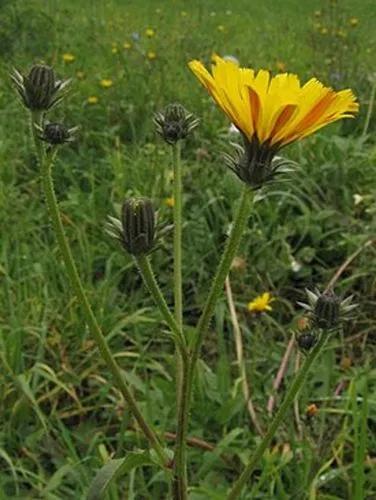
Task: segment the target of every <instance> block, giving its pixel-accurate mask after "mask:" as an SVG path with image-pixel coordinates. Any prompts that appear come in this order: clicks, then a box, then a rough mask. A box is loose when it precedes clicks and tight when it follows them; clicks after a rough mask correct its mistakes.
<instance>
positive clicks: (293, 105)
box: [189, 56, 359, 147]
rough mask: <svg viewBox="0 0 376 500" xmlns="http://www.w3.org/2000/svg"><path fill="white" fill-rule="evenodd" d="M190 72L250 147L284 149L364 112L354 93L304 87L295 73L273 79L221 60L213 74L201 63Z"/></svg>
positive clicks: (316, 85) (314, 83)
mask: <svg viewBox="0 0 376 500" xmlns="http://www.w3.org/2000/svg"><path fill="white" fill-rule="evenodd" d="M189 67H190V69H191V70H192V71H193V73H194V74H195V75H196V77H197V78H198V79H199V81H200V82H201V83H202V85H203V86H204V87H205V88H206V89H207V91H208V92H209V94H211V96H212V97H213V98H214V100H215V101H216V103H217V104H218V106H219V107H220V108H221V109H222V111H223V112H224V113H225V114H226V115H227V116H228V118H229V119H230V120H231V121H232V123H233V124H234V125H235V126H236V127H237V128H238V129H239V130H240V131H241V132H242V133H243V135H244V136H245V137H246V138H247V139H248V141H252V139H257V141H258V142H259V143H260V144H264V143H267V144H268V145H270V146H278V147H281V146H284V145H286V144H289V143H291V142H293V141H296V140H298V139H302V138H303V137H306V136H307V135H310V134H312V133H313V132H315V131H316V130H318V129H320V128H321V127H324V126H325V125H327V124H329V123H331V122H334V121H336V120H339V119H340V118H345V117H352V116H353V114H354V113H356V112H357V111H358V107H359V105H358V103H357V102H356V98H355V96H354V94H353V93H352V91H351V90H350V89H346V90H341V91H339V92H335V91H334V90H333V89H331V88H330V87H325V86H324V85H323V84H322V83H320V82H319V81H318V80H316V78H311V79H310V80H309V81H308V82H307V83H306V84H304V85H301V84H300V81H299V78H298V77H297V75H294V74H292V73H282V74H280V75H276V76H275V77H271V75H270V74H269V72H268V71H266V70H260V71H258V72H257V73H256V72H255V71H254V70H252V69H247V68H241V67H239V66H237V65H236V64H234V63H233V62H232V61H230V60H224V59H222V58H221V57H219V56H214V64H213V65H212V74H210V73H209V71H207V70H206V68H205V67H204V65H203V64H202V63H201V62H200V61H197V60H195V61H191V62H190V63H189Z"/></svg>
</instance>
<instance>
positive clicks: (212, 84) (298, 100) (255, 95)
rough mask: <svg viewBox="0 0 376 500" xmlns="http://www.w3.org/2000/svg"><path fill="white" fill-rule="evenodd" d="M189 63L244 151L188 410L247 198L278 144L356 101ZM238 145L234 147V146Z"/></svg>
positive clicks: (218, 62) (266, 176) (274, 167)
mask: <svg viewBox="0 0 376 500" xmlns="http://www.w3.org/2000/svg"><path fill="white" fill-rule="evenodd" d="M189 67H190V69H191V70H192V71H193V73H194V74H195V75H196V77H197V78H198V79H199V81H200V82H201V83H202V85H203V86H204V87H205V88H206V90H207V91H208V92H209V94H210V95H211V96H212V97H213V99H214V100H215V102H216V103H217V105H218V106H219V107H220V108H221V109H222V111H223V112H224V113H225V114H226V115H227V117H228V118H229V119H230V120H231V122H232V123H233V124H234V125H235V126H236V127H237V128H238V130H239V131H240V132H241V134H242V136H243V139H244V151H241V152H240V154H239V153H238V154H237V155H236V156H235V157H234V158H233V159H231V158H228V159H227V160H230V161H227V163H230V164H229V166H230V168H231V169H232V170H233V171H234V172H235V173H236V174H237V176H238V177H239V179H240V180H241V181H243V183H244V187H243V194H242V196H241V199H240V203H239V207H238V212H237V214H236V216H235V220H234V223H233V226H232V231H231V234H230V236H229V238H228V240H227V244H226V247H225V250H224V253H223V256H222V259H221V261H220V263H219V266H218V268H217V271H216V274H215V276H214V279H213V282H212V285H211V288H210V291H209V294H208V297H207V300H206V302H205V305H204V308H203V312H202V314H201V317H200V319H199V321H198V325H197V335H196V339H195V341H194V345H193V348H192V351H191V353H190V354H191V356H190V373H189V381H188V391H187V393H188V395H187V401H186V408H185V411H187V412H188V411H189V406H190V398H191V393H192V383H193V376H194V371H195V366H196V363H197V359H198V357H199V354H200V349H201V345H202V342H203V340H204V338H205V335H206V333H207V331H208V328H209V324H210V320H211V318H212V316H213V313H214V308H215V304H216V302H217V300H218V297H219V295H220V293H221V292H222V288H223V284H224V281H225V279H226V276H227V274H228V271H229V269H230V266H231V262H232V260H233V258H234V256H235V253H236V251H237V248H238V246H239V243H240V239H241V235H242V233H243V230H244V228H245V225H246V223H247V219H248V215H249V208H250V201H251V197H252V192H253V191H254V189H259V188H260V187H263V185H264V184H265V183H268V182H270V181H271V180H272V179H273V177H274V176H275V174H276V173H277V172H278V167H279V166H280V164H279V163H277V164H276V163H273V162H274V160H275V155H276V153H277V152H278V151H280V149H281V148H283V147H284V146H286V145H288V144H291V143H293V142H295V141H297V140H300V139H302V138H304V137H306V136H308V135H310V134H312V133H313V132H315V131H317V130H319V129H320V128H322V127H324V126H325V125H327V124H329V123H332V122H334V121H336V120H339V119H341V118H345V117H352V116H353V115H354V113H356V112H357V111H358V107H359V106H358V103H357V102H356V98H355V96H354V94H353V93H352V91H351V90H349V89H347V90H342V91H340V92H335V91H334V90H333V89H331V88H329V87H325V86H324V85H323V84H322V83H320V82H319V81H318V80H316V79H315V78H312V79H311V80H309V81H308V82H307V83H306V84H305V85H301V84H300V81H299V78H298V77H297V76H296V75H294V74H289V73H284V74H280V75H277V76H275V77H271V75H270V73H269V72H268V71H265V70H260V71H258V72H257V73H256V72H255V71H254V70H252V69H249V68H241V67H240V66H239V65H238V64H237V63H236V62H234V61H231V60H224V59H222V58H221V57H219V56H214V57H213V65H212V71H211V73H210V72H209V71H208V70H207V69H206V68H205V67H204V65H203V64H202V63H201V62H200V61H197V60H194V61H191V62H190V63H189ZM238 149H239V148H238ZM326 337H327V336H326V335H325V334H324V333H323V334H321V335H320V337H319V341H318V342H317V343H316V345H315V346H314V348H313V349H312V351H311V352H310V354H309V356H308V357H307V359H306V362H305V364H304V365H303V367H302V369H301V371H300V372H299V373H298V375H297V377H296V379H295V380H294V381H293V383H292V385H291V387H290V389H289V391H288V393H287V395H286V398H285V400H284V402H283V404H282V405H281V407H280V409H279V411H278V412H277V414H276V416H275V418H274V420H273V422H272V424H271V426H270V428H269V430H268V432H267V433H266V435H265V436H264V438H263V440H262V441H261V443H260V445H259V446H258V448H257V449H256V451H255V454H254V456H253V458H252V459H251V462H250V464H248V465H247V466H246V468H245V470H244V471H243V473H242V475H241V476H240V478H239V479H238V481H236V483H235V484H234V487H233V488H232V489H231V492H230V494H229V498H231V499H233V498H237V497H238V496H239V494H240V493H241V491H242V489H243V487H244V485H245V484H246V482H247V480H248V478H249V477H250V475H251V473H252V471H253V469H254V467H255V465H256V463H257V462H258V460H259V459H260V458H261V457H262V455H263V453H264V451H265V449H266V448H267V446H268V444H269V443H270V441H271V439H272V438H273V436H274V434H275V432H276V430H277V428H278V426H279V424H280V422H281V421H282V419H283V417H284V415H285V413H286V411H287V409H288V408H289V406H290V404H291V402H292V401H293V400H294V398H295V395H296V394H297V392H298V391H299V389H300V388H301V386H302V384H303V382H304V379H305V376H306V374H307V372H308V370H309V369H310V367H311V365H312V363H313V361H314V360H315V358H316V356H317V355H318V354H319V352H320V350H321V349H322V347H323V345H324V343H325V341H326Z"/></svg>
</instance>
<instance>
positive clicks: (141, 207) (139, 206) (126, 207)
mask: <svg viewBox="0 0 376 500" xmlns="http://www.w3.org/2000/svg"><path fill="white" fill-rule="evenodd" d="M121 225H122V235H121V240H122V243H123V245H124V248H125V249H126V250H127V251H128V252H129V253H130V254H131V255H145V254H147V253H149V252H150V251H151V250H152V249H153V246H154V240H155V214H154V209H153V205H152V203H151V201H150V200H149V199H148V198H130V199H128V200H126V201H125V202H124V203H123V207H122V212H121Z"/></svg>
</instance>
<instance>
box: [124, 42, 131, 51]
mask: <svg viewBox="0 0 376 500" xmlns="http://www.w3.org/2000/svg"><path fill="white" fill-rule="evenodd" d="M123 48H124V49H125V50H129V49H131V48H132V44H131V43H129V42H124V43H123Z"/></svg>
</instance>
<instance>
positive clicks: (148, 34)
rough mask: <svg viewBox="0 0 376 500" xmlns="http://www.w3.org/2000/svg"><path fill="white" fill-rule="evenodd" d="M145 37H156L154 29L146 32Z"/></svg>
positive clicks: (148, 29)
mask: <svg viewBox="0 0 376 500" xmlns="http://www.w3.org/2000/svg"><path fill="white" fill-rule="evenodd" d="M145 35H146V36H147V37H148V38H153V36H154V35H155V31H154V30H153V28H147V29H146V30H145Z"/></svg>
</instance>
